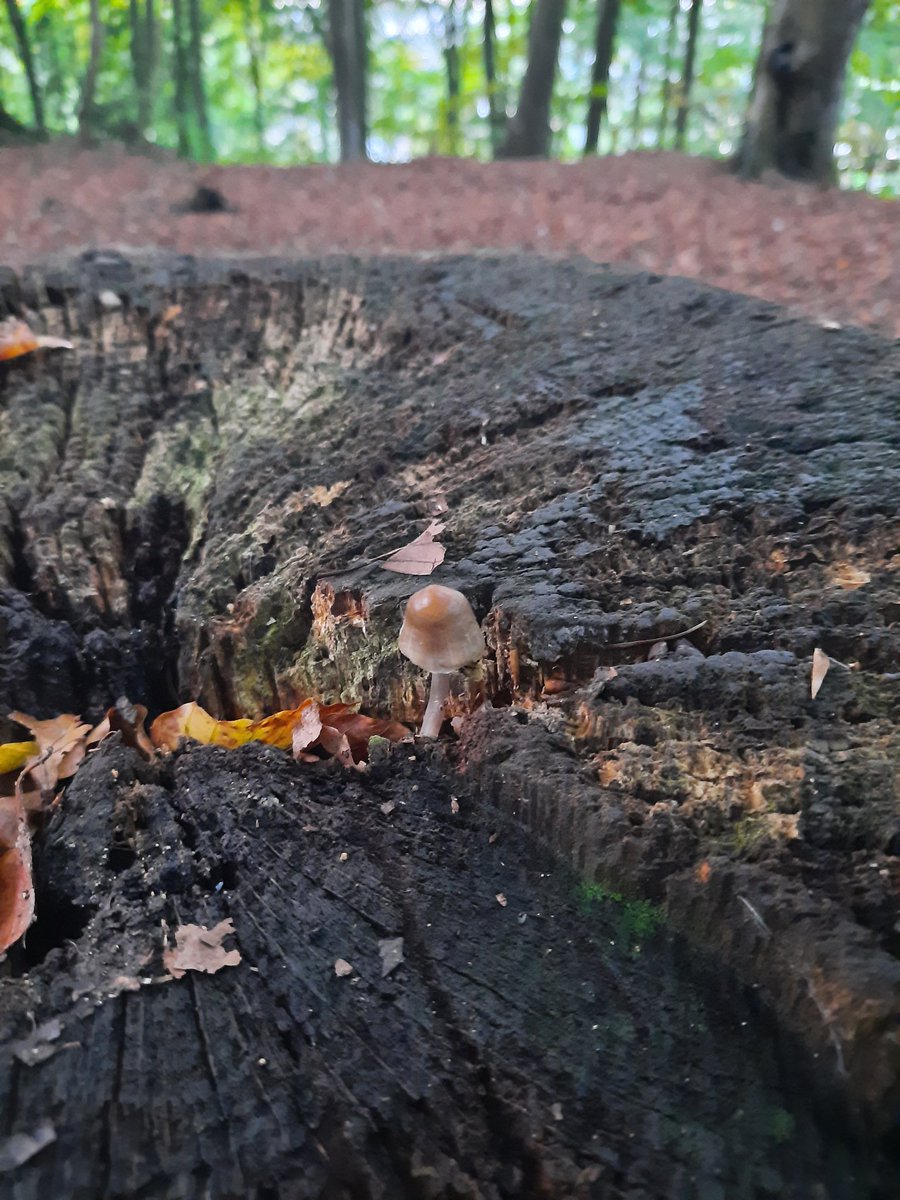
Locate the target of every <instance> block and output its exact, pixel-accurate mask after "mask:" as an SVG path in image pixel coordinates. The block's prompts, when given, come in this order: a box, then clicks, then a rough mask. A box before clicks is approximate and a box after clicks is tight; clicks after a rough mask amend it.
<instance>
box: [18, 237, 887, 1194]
mask: <svg viewBox="0 0 900 1200" xmlns="http://www.w3.org/2000/svg"><path fill="white" fill-rule="evenodd" d="M106 289H114V290H116V291H117V293H118V294H120V295H121V296H122V298H123V300H124V301H125V303H124V304H123V306H122V307H121V308H120V309H115V310H100V309H98V306H97V303H96V296H97V295H98V293H99V292H101V291H103V290H106ZM0 303H2V305H3V310H4V311H13V312H17V313H22V312H24V311H26V310H27V311H29V312H30V313H31V314H33V315H32V316H31V318H30V319H31V320H33V321H34V322H35V323H39V324H40V327H41V328H42V329H43V330H45V331H46V332H48V333H52V334H63V333H68V334H69V335H70V337H71V338H72V340H74V341H75V342H76V349H75V350H74V351H73V352H70V353H68V354H62V353H59V354H56V355H45V356H44V357H35V356H32V357H31V358H24V359H21V360H16V361H14V362H13V363H10V364H7V365H5V366H4V367H3V369H2V373H0V717H2V720H0V738H2V740H7V739H9V738H11V737H12V736H14V735H15V733H16V726H15V725H14V724H13V723H12V722H11V721H9V720H8V717H7V716H6V714H8V713H9V712H10V710H20V711H26V712H31V713H33V714H35V715H37V716H39V717H45V716H51V715H53V714H55V713H58V712H60V711H71V712H76V713H81V714H82V715H83V716H84V717H85V718H87V719H90V720H93V719H96V718H97V717H98V716H99V715H100V713H101V712H102V711H103V710H104V709H105V707H106V706H107V705H108V704H109V703H110V702H111V700H114V699H115V698H117V697H118V696H121V695H126V696H129V697H130V698H131V699H132V700H135V701H143V702H144V703H147V704H148V705H149V706H150V707H151V708H152V709H153V710H154V711H158V710H160V709H162V708H168V707H172V706H174V705H175V704H177V703H179V702H181V701H184V700H187V699H191V698H199V699H201V700H202V701H203V702H204V703H205V705H206V706H207V707H209V708H210V709H212V710H214V711H215V712H217V713H218V714H222V715H228V716H237V715H248V716H253V715H258V714H260V713H262V712H265V711H272V710H274V709H276V708H279V707H284V706H286V705H287V704H288V703H291V702H294V701H296V699H297V698H299V697H300V696H304V695H311V694H314V695H317V696H319V697H321V698H322V699H326V700H337V699H339V698H344V699H347V700H349V699H358V700H361V701H363V702H364V704H365V706H366V707H367V708H368V709H370V710H373V711H380V712H382V713H387V712H388V711H390V712H391V713H392V714H393V715H394V716H395V717H397V718H405V719H407V720H408V721H409V722H410V724H413V723H414V722H415V721H416V720H418V719H420V717H421V711H422V707H423V702H424V691H425V687H426V679H425V678H424V677H423V674H422V673H421V672H419V671H418V670H416V669H415V668H413V667H412V665H411V664H409V663H406V662H405V661H404V660H402V659H401V658H400V656H399V655H398V653H397V649H396V638H397V630H398V627H399V621H400V613H401V610H402V604H403V601H404V599H405V598H406V597H408V596H409V595H410V594H411V593H412V591H414V590H415V589H416V588H417V587H419V586H421V584H422V583H423V582H424V580H422V579H417V578H410V577H405V578H404V577H401V576H397V575H392V574H391V573H390V572H388V571H385V570H382V569H381V567H380V566H379V562H380V561H381V560H380V558H379V556H380V555H383V554H384V553H386V552H389V551H390V550H392V549H395V548H396V547H398V546H400V545H403V544H404V543H405V542H407V541H409V540H410V539H411V537H413V536H415V535H416V534H417V533H419V532H420V531H421V530H422V529H424V527H425V526H426V525H427V524H428V522H429V521H430V520H431V517H430V515H429V514H430V513H431V512H432V511H433V509H434V502H435V498H436V497H437V496H443V497H444V498H445V502H446V504H447V506H448V513H447V515H446V517H445V519H446V520H447V523H448V527H447V530H446V535H445V538H444V540H445V542H446V546H447V558H446V560H445V563H444V564H443V565H442V566H441V568H439V571H438V572H437V573H436V575H435V581H439V582H443V583H447V584H449V585H451V586H458V587H460V588H461V589H462V590H463V591H464V592H465V593H466V594H467V595H468V596H469V598H470V599H471V601H472V603H473V605H474V607H475V610H476V614H477V616H478V618H479V619H480V621H481V622H482V628H483V630H484V632H485V637H486V647H487V651H488V652H487V654H486V657H485V661H484V664H483V677H482V679H481V681H480V682H478V681H477V680H475V679H471V678H470V679H468V680H467V679H465V678H463V677H459V678H457V679H455V680H454V681H453V684H452V689H451V690H452V692H453V695H454V697H455V700H454V703H455V705H456V706H457V707H458V708H459V709H464V708H465V707H467V706H468V705H469V703H470V700H471V698H474V697H476V696H477V695H478V693H479V691H481V692H482V693H484V694H485V695H486V696H487V697H488V698H489V699H490V701H491V707H484V708H482V709H480V710H479V711H478V712H477V713H476V714H475V715H474V716H472V717H470V718H469V719H468V720H466V721H464V722H463V723H462V726H461V737H460V740H459V741H458V742H456V743H452V742H451V737H452V735H451V732H450V726H449V723H448V725H447V728H446V730H445V740H444V742H443V743H442V744H441V745H439V746H434V745H431V746H428V745H424V744H420V745H413V744H404V745H400V746H398V747H395V748H393V749H390V748H384V747H382V748H381V749H378V748H375V750H374V751H373V752H374V756H375V757H374V761H373V762H372V764H371V765H370V768H369V770H368V771H367V772H362V773H359V772H348V771H345V770H344V769H343V768H338V767H337V765H336V764H332V765H329V764H327V763H324V764H318V765H309V764H298V763H294V762H293V761H292V760H291V759H290V757H289V756H288V755H287V754H286V753H285V752H282V751H278V750H275V749H274V748H266V747H262V746H258V745H257V746H248V747H244V748H242V749H240V750H238V751H226V750H224V749H221V748H203V747H193V748H190V749H186V750H183V751H181V752H179V753H177V754H175V755H172V756H169V757H166V758H163V759H161V760H159V761H157V762H153V763H150V762H145V761H142V760H141V759H139V758H138V757H137V756H136V755H135V753H134V752H133V751H132V750H130V749H129V748H128V747H127V746H125V745H123V744H121V742H119V741H113V742H111V743H109V744H106V745H105V746H104V747H103V748H102V749H101V750H100V751H99V752H97V753H96V754H94V755H92V756H91V757H90V758H89V759H88V761H87V763H86V765H85V766H84V767H83V768H82V769H81V770H79V772H78V773H77V774H76V776H75V779H74V781H73V783H72V784H71V785H70V787H69V788H68V790H67V791H66V792H65V794H64V795H63V797H62V799H61V801H60V802H59V804H57V805H55V806H54V808H53V811H52V812H51V813H50V814H49V815H48V824H47V827H46V829H45V831H44V834H43V836H42V837H41V838H39V839H38V840H37V842H36V875H35V891H36V901H37V914H38V916H37V922H36V924H35V925H34V926H33V927H32V929H31V931H30V933H29V936H28V938H27V939H26V942H25V944H24V945H19V946H18V947H17V948H16V949H15V951H14V953H13V954H11V955H10V956H9V957H8V959H7V961H6V963H4V964H3V967H2V970H0V1101H2V1105H3V1111H4V1113H5V1114H6V1126H5V1129H4V1131H3V1136H2V1138H0V1163H3V1164H4V1166H5V1167H7V1166H8V1164H9V1163H10V1161H11V1160H14V1159H15V1155H16V1154H21V1153H22V1146H23V1142H22V1140H21V1136H20V1135H24V1136H26V1137H28V1136H30V1137H31V1138H32V1141H31V1142H30V1143H28V1145H30V1146H31V1148H32V1149H33V1150H35V1152H34V1153H33V1155H32V1156H31V1157H30V1158H28V1160H27V1161H25V1162H24V1163H22V1165H21V1166H18V1167H15V1169H12V1168H8V1171H9V1173H8V1174H7V1175H6V1176H5V1183H8V1191H9V1195H10V1197H11V1200H38V1198H46V1197H48V1196H56V1195H60V1196H72V1197H81V1196H84V1197H86V1198H87V1197H90V1200H107V1198H109V1200H112V1198H113V1197H121V1196H131V1195H140V1196H142V1197H144V1200H168V1198H169V1197H171V1196H179V1197H184V1198H186V1200H195V1198H196V1200H201V1198H202V1197H211V1198H212V1200H225V1198H226V1197H228V1198H230V1197H233V1196H253V1197H255V1198H256V1200H262V1198H263V1197H266V1196H272V1195H281V1196H291V1197H292V1198H296V1200H306V1198H307V1197H309V1200H313V1198H314V1197H315V1198H316V1200H321V1197H323V1196H328V1197H338V1196H344V1195H348V1196H354V1197H359V1198H363V1200H369V1198H370V1197H373V1198H374V1197H377V1196H380V1197H385V1196H391V1197H394V1196H397V1197H405V1196H415V1195H421V1194H422V1188H423V1187H425V1186H427V1188H428V1189H429V1191H430V1194H432V1195H434V1196H448V1195H453V1194H456V1195H463V1196H466V1195H468V1196H482V1197H487V1198H490V1200H512V1198H513V1197H520V1196H530V1197H539V1196H565V1197H573V1198H574V1200H609V1198H610V1197H615V1198H616V1200H618V1197H625V1196H628V1197H629V1200H682V1198H683V1197H684V1196H685V1195H693V1194H697V1195H702V1194H706V1193H709V1194H710V1195H716V1194H725V1195H727V1196H728V1197H729V1200H759V1196H760V1195H764V1194H766V1193H768V1194H773V1193H774V1194H776V1195H778V1194H780V1195H785V1196H792V1195H805V1194H806V1193H807V1192H810V1191H812V1193H813V1194H818V1192H822V1193H823V1194H826V1195H827V1194H828V1192H829V1190H831V1191H833V1192H834V1194H836V1195H842V1194H843V1195H852V1196H853V1197H854V1200H875V1197H880V1196H888V1195H893V1194H896V1191H897V1182H898V1180H897V1173H896V1165H897V1164H896V1159H895V1157H894V1158H892V1157H891V1150H890V1146H889V1144H888V1143H886V1142H883V1143H882V1142H879V1141H878V1135H879V1134H881V1133H887V1132H888V1131H890V1130H892V1129H894V1128H895V1127H896V1122H897V1119H898V1116H900V1112H898V1097H897V1092H896V1080H897V1078H898V1071H900V1060H898V1047H897V1043H896V1036H895V1035H896V1021H897V1014H898V1011H900V964H898V962H897V958H896V954H895V953H894V950H895V946H896V940H895V938H896V935H895V925H896V922H897V921H898V919H900V903H898V898H897V893H896V890H895V888H894V880H895V873H896V864H897V858H898V851H900V827H898V822H897V813H896V806H895V799H894V794H893V780H892V777H891V773H890V770H889V769H887V768H886V764H890V763H892V762H893V761H896V758H897V752H898V749H900V747H898V735H897V730H896V724H895V722H894V720H893V718H894V715H895V713H896V707H897V703H898V695H897V686H898V685H897V679H896V670H895V664H896V660H897V654H898V649H900V646H898V638H900V631H898V630H897V628H896V624H895V623H893V622H892V620H891V612H892V611H893V606H894V605H895V602H896V601H895V590H896V589H895V583H894V573H893V572H892V571H891V556H892V555H894V554H895V552H896V546H895V535H894V531H893V529H892V528H891V526H890V521H889V520H887V519H886V516H889V515H892V514H893V512H894V511H895V505H896V496H897V494H898V490H900V464H898V462H897V458H896V455H895V454H893V453H892V447H893V445H894V443H895V442H896V441H897V439H898V437H900V428H898V424H900V415H898V412H897V407H896V394H895V387H894V374H893V356H894V351H893V347H892V346H891V345H890V344H889V343H887V342H886V341H883V340H880V339H879V338H877V337H875V336H873V335H868V334H865V333H863V332H861V331H858V330H851V329H845V330H826V329H822V328H820V327H818V326H816V325H813V324H807V323H805V322H801V321H797V320H795V319H789V318H788V317H787V316H785V314H783V313H781V312H780V311H779V310H777V309H774V308H773V307H772V306H770V305H767V304H764V303H761V302H759V301H755V300H752V299H749V298H745V297H739V296H729V295H727V294H725V293H722V292H720V291H716V290H712V289H707V288H705V287H702V286H701V285H698V284H694V283H691V282H689V281H686V280H678V279H659V278H658V277H652V276H643V275H632V274H628V273H620V272H616V271H610V270H607V269H604V268H601V267H591V266H585V265H566V264H548V263H547V262H541V261H533V260H529V259H521V258H517V257H514V256H504V257H503V258H500V259H497V260H491V259H489V258H486V257H483V256H479V257H473V258H465V257H463V258H453V259H446V260H441V259H430V260H428V261H423V262H414V263H409V262H403V261H399V260H394V261H392V260H379V261H376V262H372V263H360V262H358V261H353V260H344V259H331V260H328V261H324V262H299V263H294V262H287V261H284V260H279V261H275V262H270V263H254V262H250V261H248V260H245V259H242V260H237V261H227V262H222V263H216V262H208V261H202V260H193V259H185V258H179V259H163V258H155V259H151V260H149V261H148V262H146V263H139V262H132V261H129V260H127V259H125V258H123V257H121V256H116V255H113V254H110V253H108V252H105V253H102V254H98V253H96V252H95V253H93V254H88V255H86V256H84V257H83V258H82V259H81V260H80V261H79V262H78V263H77V264H75V266H74V267H72V268H71V269H68V268H59V269H56V270H52V271H51V270H45V271H38V272H32V273H30V274H29V275H28V276H26V277H24V278H23V279H21V280H16V279H15V278H10V277H9V276H6V277H4V280H3V281H2V288H0ZM173 306H174V307H175V308H176V309H177V310H178V311H175V312H173ZM598 314H602V318H603V321H604V322H605V325H604V326H603V327H602V328H603V335H604V338H603V339H599V338H598V336H597V330H598V328H599V326H598ZM448 351H449V353H447V352H448ZM436 354H441V355H444V354H446V357H444V358H442V359H441V361H440V362H439V363H438V364H436V363H435V357H436ZM723 379H724V380H725V381H726V384H727V386H723ZM498 385H499V386H498ZM448 395H449V396H456V397H459V396H463V397H469V398H470V399H469V400H468V402H466V403H462V404H458V405H457V406H456V407H455V408H454V407H448V403H447V397H448ZM24 445H27V453H23V452H22V451H21V447H22V446H24ZM338 485H339V486H338ZM336 487H337V490H336V491H335V488H336ZM864 580H865V582H864ZM816 646H819V647H821V648H822V649H824V650H825V651H826V652H827V653H828V654H829V655H831V656H833V658H834V659H835V660H840V661H841V662H844V663H848V664H850V663H853V664H855V666H854V669H853V670H846V669H842V668H839V667H838V666H837V662H835V663H834V665H833V666H832V668H831V670H830V671H829V673H828V676H827V678H826V679H825V682H824V685H823V688H822V691H821V692H820V693H819V695H818V697H817V698H816V699H815V700H812V699H811V697H810V675H809V670H810V661H811V658H812V652H813V649H814V647H816ZM610 668H615V669H614V670H610ZM835 747H837V748H839V749H837V750H836V749H835ZM445 754H446V755H447V756H449V758H445ZM454 804H455V807H454ZM344 856H346V857H344ZM610 893H613V894H615V895H616V896H618V897H619V899H618V900H611V899H610V898H609V896H610ZM229 917H230V918H231V919H232V920H233V922H234V928H235V944H236V946H237V948H238V949H239V950H240V953H241V955H242V959H243V961H242V963H241V964H240V965H238V966H237V967H233V968H229V969H227V970H223V971H222V972H220V973H219V974H217V975H215V976H211V977H207V976H203V975H199V974H196V973H189V974H188V975H187V976H186V977H185V978H183V979H179V980H172V981H169V982H163V980H164V979H165V977H166V972H165V968H164V965H163V961H162V950H163V945H164V943H165V942H171V940H172V936H173V930H174V929H175V928H176V927H177V926H178V925H184V924H187V923H197V924H201V925H203V926H205V927H207V928H211V927H212V926H214V925H216V924H218V922H219V921H221V920H223V919H225V918H229ZM163 922H165V928H163V924H162V923H163ZM667 929H670V930H672V931H675V932H677V933H678V939H677V940H676V941H674V942H673V941H670V940H669V937H668V934H667V932H666V931H667ZM397 938H402V939H403V945H402V954H403V957H404V962H403V963H402V964H398V965H397V966H396V968H394V969H391V970H390V971H388V972H387V973H385V972H384V966H385V965H386V963H385V956H384V952H386V951H387V949H388V948H387V947H384V946H382V945H381V943H384V942H394V941H395V939H397ZM394 949H395V950H396V946H395V947H394ZM339 959H341V960H345V961H346V962H348V963H349V965H350V968H351V971H350V974H348V975H346V976H339V975H337V974H336V973H335V963H336V962H337V961H338V960H339ZM704 962H710V963H712V964H713V966H712V968H711V969H710V970H707V969H706V968H704V966H703V964H704ZM710 974H712V975H714V976H715V982H714V981H713V980H712V979H710V978H709V976H710ZM745 986H749V987H750V988H751V989H752V993H753V997H754V1001H753V1004H752V1005H748V1004H746V1003H745V1000H744V999H743V997H744V996H745V993H744V991H743V988H744V987H745ZM760 1006H764V1008H765V1019H764V1020H761V1019H760V1014H759V1008H760ZM745 1021H746V1022H747V1024H746V1025H744V1024H743V1022H745ZM773 1022H774V1023H775V1025H776V1026H777V1028H778V1030H779V1031H780V1032H779V1038H780V1039H781V1040H779V1041H776V1040H774V1039H773V1037H772V1034H771V1028H772V1023H773ZM788 1052H789V1053H788ZM685 1062H689V1063H690V1064H691V1069H690V1071H689V1072H688V1071H686V1070H685V1068H684V1064H685ZM786 1062H787V1063H788V1064H789V1065H788V1066H784V1065H783V1064H784V1063H786ZM773 1129H774V1130H775V1131H776V1133H773V1132H772V1131H773ZM776 1134H777V1136H776ZM788 1134H789V1135H790V1136H787V1135H788ZM54 1138H55V1141H54V1140H53V1139H54ZM40 1146H42V1147H43V1148H39V1149H35V1147H40ZM423 1180H426V1181H428V1182H427V1185H426V1184H423V1182H422V1181H423Z"/></svg>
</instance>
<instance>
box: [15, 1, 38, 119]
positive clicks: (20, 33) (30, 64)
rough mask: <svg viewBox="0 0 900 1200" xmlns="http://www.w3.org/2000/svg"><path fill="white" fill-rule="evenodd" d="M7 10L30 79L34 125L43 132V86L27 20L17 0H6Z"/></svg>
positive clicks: (29, 87)
mask: <svg viewBox="0 0 900 1200" xmlns="http://www.w3.org/2000/svg"><path fill="white" fill-rule="evenodd" d="M6 11H7V13H8V14H9V23H10V25H11V26H12V30H13V33H14V34H15V38H16V46H17V48H18V51H19V58H20V59H21V60H22V67H23V69H24V71H25V76H26V78H27V79H28V91H29V94H30V96H31V110H32V112H33V114H34V126H35V129H37V130H38V132H40V133H43V132H44V129H45V126H44V101H43V98H42V96H41V87H40V84H39V83H38V78H37V73H36V72H35V69H34V59H33V58H32V55H31V42H30V41H29V38H28V32H27V30H26V28H25V22H24V21H23V20H22V13H21V12H20V10H19V5H18V3H17V0H6Z"/></svg>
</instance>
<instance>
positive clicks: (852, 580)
mask: <svg viewBox="0 0 900 1200" xmlns="http://www.w3.org/2000/svg"><path fill="white" fill-rule="evenodd" d="M829 579H830V580H831V582H832V583H833V584H836V586H837V587H839V588H843V590H844V591H845V592H855V591H856V589H857V588H861V587H864V586H865V585H866V584H867V583H870V582H871V580H872V576H871V575H870V574H869V572H868V571H864V570H862V569H861V568H860V567H855V566H854V565H853V563H850V562H837V563H835V564H834V566H833V567H832V568H831V570H830V572H829Z"/></svg>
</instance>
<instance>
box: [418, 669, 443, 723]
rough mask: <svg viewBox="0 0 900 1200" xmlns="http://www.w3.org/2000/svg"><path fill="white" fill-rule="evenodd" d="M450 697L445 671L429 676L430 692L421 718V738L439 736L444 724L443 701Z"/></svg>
mask: <svg viewBox="0 0 900 1200" xmlns="http://www.w3.org/2000/svg"><path fill="white" fill-rule="evenodd" d="M449 695H450V674H449V672H446V671H434V672H433V673H432V676H431V692H430V694H429V696H428V704H427V705H426V706H425V716H424V717H423V718H422V728H421V730H420V731H419V732H420V733H421V735H422V737H432V738H436V737H439V736H440V732H441V726H442V725H443V723H444V701H445V700H446V699H447V697H448V696H449Z"/></svg>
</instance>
